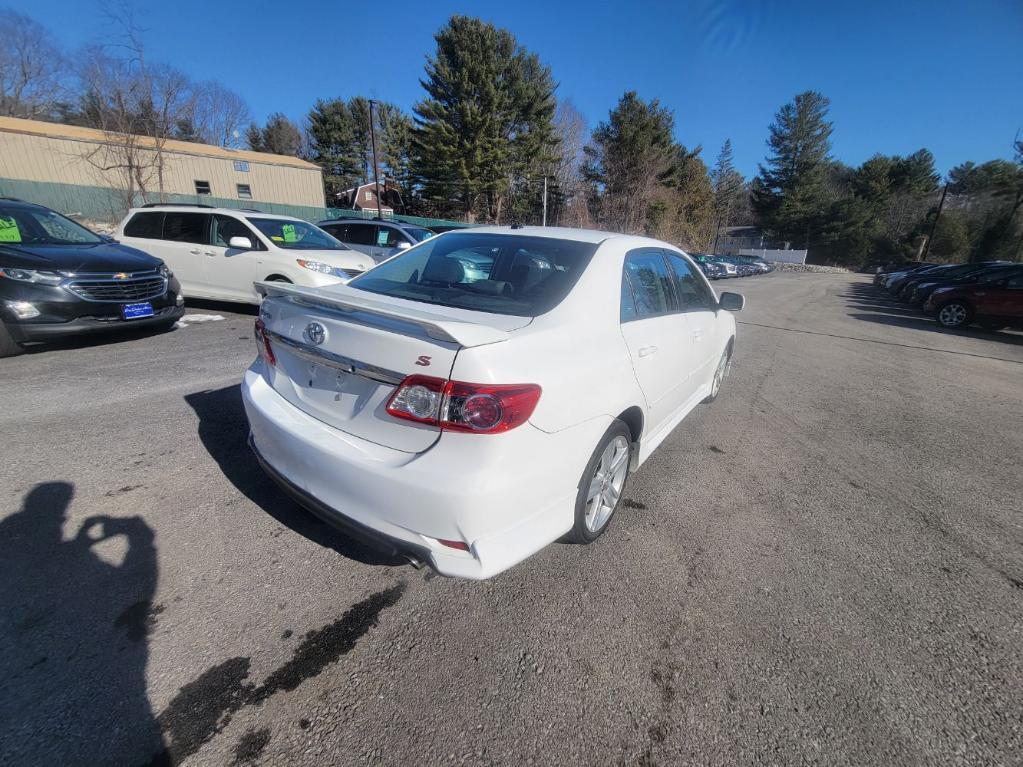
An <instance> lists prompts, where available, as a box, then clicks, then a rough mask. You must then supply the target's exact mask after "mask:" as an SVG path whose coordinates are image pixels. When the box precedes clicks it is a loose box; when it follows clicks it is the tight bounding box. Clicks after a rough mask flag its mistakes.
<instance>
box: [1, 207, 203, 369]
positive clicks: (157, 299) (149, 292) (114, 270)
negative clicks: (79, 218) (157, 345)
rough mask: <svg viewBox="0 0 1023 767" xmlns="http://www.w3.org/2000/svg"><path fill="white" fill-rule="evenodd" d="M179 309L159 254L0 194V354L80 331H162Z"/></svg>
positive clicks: (172, 283) (176, 289)
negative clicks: (28, 344) (129, 328)
mask: <svg viewBox="0 0 1023 767" xmlns="http://www.w3.org/2000/svg"><path fill="white" fill-rule="evenodd" d="M184 312H185V307H184V301H183V300H182V298H181V288H180V286H179V285H178V281H177V280H176V279H175V278H174V275H173V274H172V273H171V271H170V270H169V269H168V268H167V267H166V265H164V263H163V262H162V261H160V260H159V259H157V258H153V257H152V256H149V255H147V254H146V253H143V252H142V251H140V250H136V249H135V248H130V247H127V246H125V245H120V244H118V243H116V242H114V241H113V240H112V239H110V238H109V237H102V236H100V235H98V234H95V233H94V232H91V231H89V230H88V229H86V228H85V227H84V226H82V225H81V224H78V223H75V222H74V221H72V220H71V219H69V218H66V217H64V216H62V215H61V214H60V213H57V212H56V211H54V210H50V209H49V208H46V207H44V206H42V205H34V204H32V203H28V202H23V201H21V200H15V199H12V198H9V197H5V198H0V357H10V356H13V355H16V354H20V353H21V352H22V351H24V347H23V344H26V343H30V342H33V341H47V340H51V339H55V338H64V337H67V336H72V335H80V334H83V333H95V332H101V331H111V330H123V329H125V328H128V327H131V328H150V329H154V330H169V329H170V328H171V327H172V326H173V325H174V323H175V322H176V321H177V320H178V318H180V317H181V315H182V314H184Z"/></svg>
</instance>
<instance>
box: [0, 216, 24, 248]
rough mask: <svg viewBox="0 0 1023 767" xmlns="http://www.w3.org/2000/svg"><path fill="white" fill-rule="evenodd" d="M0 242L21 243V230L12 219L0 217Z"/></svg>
mask: <svg viewBox="0 0 1023 767" xmlns="http://www.w3.org/2000/svg"><path fill="white" fill-rule="evenodd" d="M0 242H21V230H20V229H18V222H17V221H15V220H14V219H13V218H4V217H3V216H0Z"/></svg>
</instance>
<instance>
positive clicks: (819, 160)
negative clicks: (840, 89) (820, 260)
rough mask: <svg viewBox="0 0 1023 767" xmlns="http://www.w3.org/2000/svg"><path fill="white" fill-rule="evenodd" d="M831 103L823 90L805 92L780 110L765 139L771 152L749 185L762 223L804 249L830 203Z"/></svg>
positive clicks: (777, 234)
mask: <svg viewBox="0 0 1023 767" xmlns="http://www.w3.org/2000/svg"><path fill="white" fill-rule="evenodd" d="M829 104H830V102H829V100H828V99H827V97H825V96H823V95H822V94H820V93H817V92H816V91H806V92H804V93H800V94H799V95H797V96H796V97H795V99H793V100H792V101H791V102H790V103H788V104H785V105H784V106H783V107H782V108H781V109H780V110H778V112H777V114H776V115H775V119H774V122H773V123H772V124H771V126H770V138H768V141H767V144H768V146H769V147H770V150H771V153H770V155H769V156H768V158H767V164H766V165H761V166H760V174H759V176H758V177H757V180H756V183H755V184H754V187H753V194H754V197H753V205H754V208H755V209H756V212H757V215H758V217H759V219H760V222H761V225H762V226H764V227H765V228H766V229H767V230H768V231H770V232H771V233H772V234H774V235H775V236H776V237H778V238H780V239H784V240H788V241H791V242H795V243H798V244H800V245H802V246H803V247H808V244H809V242H810V241H811V238H812V236H813V234H814V229H815V227H817V226H819V224H818V222H819V220H820V217H821V216H822V214H823V213H824V211H825V209H826V206H827V202H828V200H827V190H826V180H827V169H828V159H829V158H828V155H829V153H830V151H831V140H830V138H831V131H832V124H831V123H830V122H828V120H827V114H828V106H829Z"/></svg>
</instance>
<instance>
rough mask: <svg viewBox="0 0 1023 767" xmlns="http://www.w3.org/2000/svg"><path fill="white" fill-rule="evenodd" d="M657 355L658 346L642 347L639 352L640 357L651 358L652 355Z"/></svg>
mask: <svg viewBox="0 0 1023 767" xmlns="http://www.w3.org/2000/svg"><path fill="white" fill-rule="evenodd" d="M656 353H657V347H656V346H642V347H640V349H639V352H638V354H639V356H640V357H649V356H650V355H651V354H656Z"/></svg>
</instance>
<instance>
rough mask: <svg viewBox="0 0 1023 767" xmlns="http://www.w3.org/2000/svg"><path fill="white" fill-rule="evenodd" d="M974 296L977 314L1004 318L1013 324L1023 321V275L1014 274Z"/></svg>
mask: <svg viewBox="0 0 1023 767" xmlns="http://www.w3.org/2000/svg"><path fill="white" fill-rule="evenodd" d="M974 295H975V296H977V314H979V315H981V316H984V317H999V318H1004V319H1006V320H1009V321H1011V322H1012V323H1013V324H1015V323H1017V322H1019V321H1020V320H1023V274H1018V273H1017V274H1014V275H1012V276H1010V277H1008V278H1006V279H1005V280H1002V281H1001V282H998V283H995V284H994V285H990V286H987V288H986V289H985V290H983V291H981V290H978V291H977V292H976V293H974Z"/></svg>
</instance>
